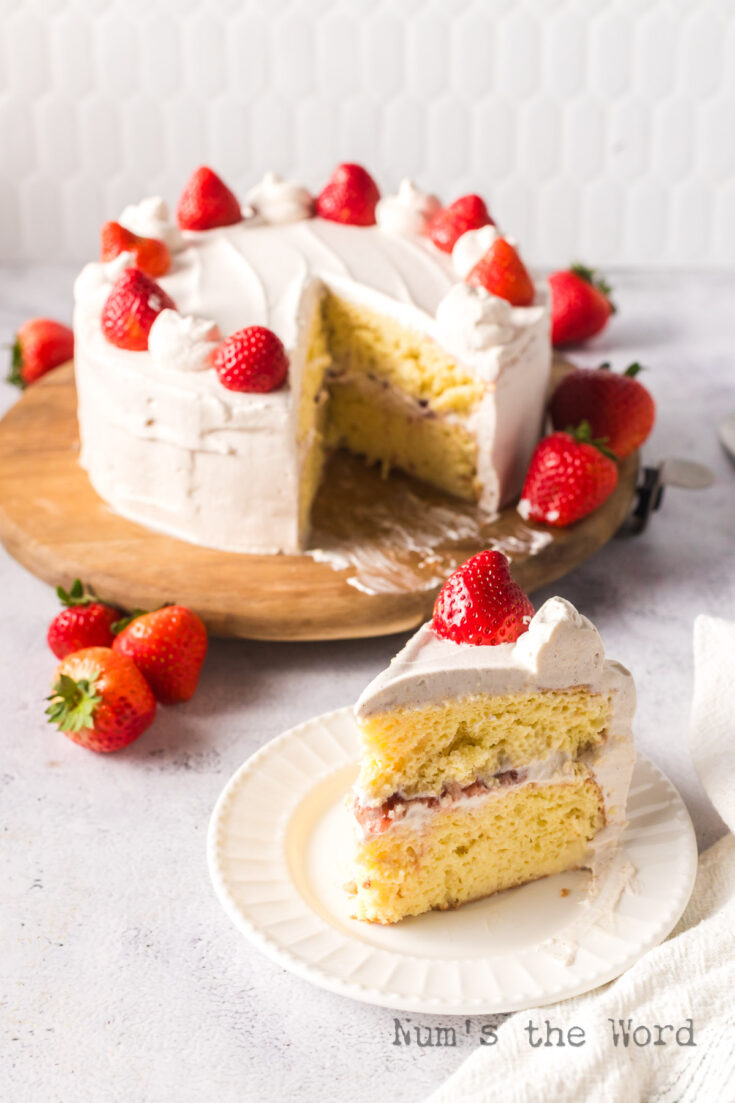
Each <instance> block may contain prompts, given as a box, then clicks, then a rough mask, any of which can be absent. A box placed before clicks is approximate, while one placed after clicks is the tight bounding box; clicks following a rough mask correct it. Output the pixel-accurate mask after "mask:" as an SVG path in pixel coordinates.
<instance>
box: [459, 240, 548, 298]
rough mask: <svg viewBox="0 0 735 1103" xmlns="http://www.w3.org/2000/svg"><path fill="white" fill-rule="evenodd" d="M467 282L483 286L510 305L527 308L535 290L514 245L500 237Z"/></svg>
mask: <svg viewBox="0 0 735 1103" xmlns="http://www.w3.org/2000/svg"><path fill="white" fill-rule="evenodd" d="M467 283H470V284H473V285H474V286H475V287H484V288H485V290H486V291H489V292H490V294H491V295H497V296H498V298H499V299H506V300H507V301H508V302H509V303H510V304H511V305H512V306H530V305H531V303H532V302H533V299H534V295H535V291H534V286H533V280H532V279H531V277H530V276H529V274H528V272H527V271H526V266H525V264H524V263H523V261H522V260H521V258H520V257H519V256H518V253H517V252H516V251H515V249H514V248H513V246H512V245H511V244H510V243H509V242H507V241H506V240H505V238H503V237H499V238H498V239H497V241H494V242H493V243H492V245H491V246H490V248H489V249H488V251H487V252H486V253H485V256H484V257H480V259H479V260H478V262H477V264H476V265H475V267H474V268H473V269H472V271H471V272H470V274H469V275H468V276H467Z"/></svg>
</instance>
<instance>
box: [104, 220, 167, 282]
mask: <svg viewBox="0 0 735 1103" xmlns="http://www.w3.org/2000/svg"><path fill="white" fill-rule="evenodd" d="M101 238H102V243H101V247H100V260H101V261H108V260H114V259H115V257H119V256H120V254H121V253H132V254H133V256H134V258H135V267H136V268H139V269H140V271H141V272H145V274H146V276H151V277H152V278H153V279H154V280H156V279H158V278H159V276H165V275H166V273H167V272H168V270H169V268H170V267H171V254H170V253H169V251H168V246H167V245H166V242H165V241H159V239H158V238H156V237H139V235H138V234H134V233H133V232H132V231H131V230H126V229H125V227H124V226H121V225H120V223H119V222H105V224H104V226H103V227H102V231H101Z"/></svg>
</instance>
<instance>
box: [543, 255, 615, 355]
mask: <svg viewBox="0 0 735 1103" xmlns="http://www.w3.org/2000/svg"><path fill="white" fill-rule="evenodd" d="M549 286H550V287H551V343H552V345H554V347H555V348H558V347H559V346H561V345H571V344H574V343H575V342H577V341H587V340H588V339H589V338H590V337H594V336H595V334H597V333H599V332H600V331H601V330H603V329H604V328H605V326H606V325H607V320H608V318H609V317H610V315H611V314H612V313H614V311H615V307H614V305H613V303H612V302H611V300H610V287H609V286H608V284H606V283H605V281H604V280H602V279H598V278H596V277H595V273H594V271H593V270H592V269H591V268H585V267H584V265H582V264H573V265H572V267H571V268H570V269H569V270H568V271H566V272H554V273H553V275H551V276H549Z"/></svg>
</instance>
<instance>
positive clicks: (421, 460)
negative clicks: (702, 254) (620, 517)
mask: <svg viewBox="0 0 735 1103" xmlns="http://www.w3.org/2000/svg"><path fill="white" fill-rule="evenodd" d="M248 199H249V202H250V204H251V205H248V206H244V207H243V212H242V218H241V219H240V221H237V222H235V223H234V224H229V225H224V226H217V227H215V228H212V229H208V230H204V231H193V230H184V231H181V230H180V229H179V228H178V227H177V226H176V225H175V224H174V223H173V222H172V221H171V220H170V218H169V216H168V211H167V209H166V206H165V204H163V203H162V201H160V200H157V199H152V200H144V201H143V202H142V203H141V204H139V205H138V206H136V207H130V208H126V210H125V211H124V212H123V213H122V215H121V216H120V220H119V221H120V224H121V225H122V226H125V227H127V229H128V230H130V231H133V232H134V233H136V234H138V235H143V236H144V237H146V238H154V239H159V240H161V241H165V243H166V245H167V246H168V249H169V250H170V254H171V264H170V268H169V270H168V271H167V272H166V274H165V275H163V276H161V277H160V278H158V280H157V283H158V284H159V285H160V288H161V289H163V291H165V292H166V294H167V295H168V296H169V297H170V299H171V300H173V303H174V305H175V310H170V309H167V310H164V311H163V312H161V313H160V314H159V315H158V317H156V319H155V321H154V322H153V326H152V328H151V330H150V334H149V338H148V345H147V347H146V348H143V349H136V350H135V351H133V350H130V349H128V348H123V347H117V346H116V345H114V344H111V343H110V341H109V340H108V339H106V337H105V334H104V332H103V330H102V327H101V324H100V318H101V315H102V312H103V308H104V306H105V303H106V301H107V299H108V296H109V294H110V292H111V288H112V286H113V283H114V281H115V280H116V278H117V277H118V276H119V275H120V273H121V272H122V271H123V270H124V269H125V267H126V266H127V265H130V264H132V263H133V259H134V258H133V257H132V255H131V254H130V253H122V254H121V255H120V256H119V257H117V258H116V259H115V260H112V261H110V262H108V263H94V264H89V265H87V266H86V268H85V269H84V270H83V272H82V273H81V275H80V276H79V278H78V279H77V282H76V285H75V297H76V309H75V365H76V383H77V391H78V403H79V426H80V434H81V462H82V464H83V466H84V467H85V468H86V470H87V472H88V474H89V478H90V480H91V482H92V485H93V486H94V488H95V489H96V491H97V492H98V493H99V494H100V496H101V497H102V498H104V499H105V500H106V501H107V502H108V503H109V504H110V505H111V506H112V507H113V508H114V509H115V510H116V511H118V512H119V513H121V514H123V515H125V516H126V517H129V518H131V519H133V520H135V521H139V522H142V523H143V524H146V525H148V526H150V527H153V528H156V529H160V530H163V531H166V532H169V533H171V534H174V535H176V536H178V537H181V538H183V539H185V540H189V541H193V542H196V543H201V544H204V545H208V546H212V547H217V548H221V549H226V550H230V551H237V552H254V553H275V552H286V553H296V552H298V551H300V550H301V549H303V548H304V547H305V545H306V543H307V541H308V528H309V515H310V509H311V504H312V500H313V497H314V495H315V493H316V491H317V489H318V486H319V483H320V480H321V473H322V467H323V463H324V460H325V456H326V455H327V454H328V452H329V451H330V450H331V449H333V448H336V447H340V446H342V447H345V448H348V449H349V450H351V451H353V452H356V453H358V454H362V455H365V456H366V457H367V459H368V460H369V461H370V462H376V463H379V464H381V465H382V467H383V468H384V470H386V471H388V470H389V469H390V468H391V467H398V468H401V469H403V470H406V471H408V472H409V473H410V474H413V475H415V476H417V477H418V478H422V479H425V480H427V481H429V482H431V483H432V484H434V485H436V486H439V487H440V488H442V489H444V490H446V491H447V493H449V494H453V495H457V496H459V497H462V498H465V499H468V500H471V501H476V502H477V503H478V504H479V506H480V507H481V509H482V510H484V511H486V512H487V513H489V514H492V513H494V512H496V511H497V510H498V509H499V508H500V507H501V506H502V505H504V504H505V503H507V502H509V501H510V500H511V499H512V498H513V497H514V496H516V495H517V494H518V492H519V490H520V487H521V484H522V480H523V475H524V472H525V469H526V466H527V463H528V460H529V457H530V455H531V452H532V450H533V447H534V445H535V443H536V441H537V439H538V437H539V434H540V429H541V423H542V417H543V409H544V400H545V393H546V387H547V380H548V375H549V369H550V344H549V319H548V309H547V305H546V302H545V299H544V297H543V295H542V294H541V293H537V294H536V296H535V298H534V301H533V303H532V304H531V305H527V306H512V305H511V304H510V303H509V302H507V301H506V300H505V299H503V298H501V297H498V296H495V295H493V294H490V293H489V292H488V291H487V290H485V289H484V288H483V287H479V286H472V285H471V284H469V283H467V282H465V280H464V277H465V276H466V275H467V272H468V271H469V270H470V269H471V268H472V266H473V264H474V262H475V261H476V260H477V259H478V258H479V257H480V256H482V255H483V254H484V253H485V251H486V250H487V248H488V247H489V245H490V244H491V243H492V241H493V240H494V239H496V238H497V237H498V233H497V231H496V230H495V228H494V227H493V226H491V225H487V226H485V227H483V228H479V229H474V230H470V231H468V232H467V233H465V234H463V235H462V236H461V237H460V238H459V240H458V242H457V243H456V244H455V246H454V250H453V253H452V254H451V255H450V254H449V253H447V252H442V251H441V250H440V249H439V248H437V247H436V246H435V245H434V244H433V243H432V241H431V240H430V238H429V237H427V236H426V233H425V232H423V229H422V228H423V227H425V223H426V214H425V212H426V211H427V210H428V209H429V208H428V207H427V204H429V205H430V203H434V204H435V203H436V201H433V200H431V197H427V196H425V195H423V193H421V192H419V191H418V189H416V188H414V187H413V186H411V185H408V184H404V185H403V186H402V189H401V191H400V192H399V194H398V195H397V196H393V197H387V198H385V199H383V200H381V202H380V203H379V204H378V206H377V211H376V219H377V222H376V223H375V224H372V225H349V224H343V223H340V222H337V221H330V220H328V219H327V218H322V217H314V216H313V213H312V212H313V206H312V201H311V197H310V196H309V195H308V193H307V192H306V191H305V189H303V188H301V187H299V186H297V185H295V184H290V183H288V182H284V181H280V180H279V179H278V178H276V177H273V176H269V177H267V178H266V179H265V180H264V182H263V183H262V184H261V185H259V187H258V188H256V189H254V190H253V192H252V193H251V195H250V196H249V197H248ZM432 209H433V207H432ZM246 326H263V327H267V328H268V329H269V330H272V331H273V332H274V333H275V334H276V335H277V336H278V337H279V338H280V340H281V341H282V342H283V345H284V346H285V349H286V352H287V354H288V360H289V371H288V378H287V381H286V383H285V384H284V385H283V386H281V387H280V388H279V389H276V390H273V391H271V392H270V393H249V392H243V391H233V390H228V389H226V387H224V386H223V385H222V383H221V382H220V379H219V377H218V375H217V373H216V372H215V370H214V368H213V366H212V355H213V352H214V350H215V349H216V347H217V342H218V341H220V340H221V339H222V338H223V337H226V336H227V335H229V334H232V333H234V332H235V331H239V330H241V329H242V327H246Z"/></svg>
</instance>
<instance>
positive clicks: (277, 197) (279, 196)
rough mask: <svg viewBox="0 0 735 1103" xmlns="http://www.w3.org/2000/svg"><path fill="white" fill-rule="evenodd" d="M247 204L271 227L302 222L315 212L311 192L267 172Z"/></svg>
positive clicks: (249, 194)
mask: <svg viewBox="0 0 735 1103" xmlns="http://www.w3.org/2000/svg"><path fill="white" fill-rule="evenodd" d="M246 199H247V203H248V204H249V205H250V206H251V207H252V208H253V210H254V211H255V213H256V214H257V215H260V217H261V218H262V219H263V221H264V222H268V223H270V224H271V225H278V224H280V223H284V222H300V221H301V220H302V219H304V218H310V217H311V215H312V214H313V212H314V200H313V198H312V196H311V194H310V192H309V191H308V190H307V189H306V188H305V187H303V186H302V185H301V184H297V183H296V181H295V180H284V179H283V177H282V176H279V175H278V173H276V172H267V173H266V174H265V176H264V177H263V179H262V180H261V181H260V183H258V184H256V185H255V187H254V188H251V189H250V191H249V192H248V194H247V197H246Z"/></svg>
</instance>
